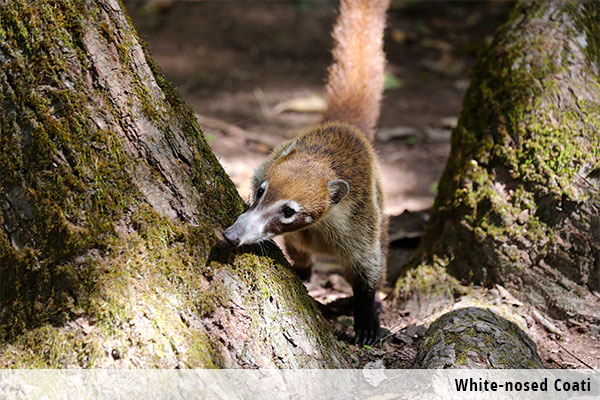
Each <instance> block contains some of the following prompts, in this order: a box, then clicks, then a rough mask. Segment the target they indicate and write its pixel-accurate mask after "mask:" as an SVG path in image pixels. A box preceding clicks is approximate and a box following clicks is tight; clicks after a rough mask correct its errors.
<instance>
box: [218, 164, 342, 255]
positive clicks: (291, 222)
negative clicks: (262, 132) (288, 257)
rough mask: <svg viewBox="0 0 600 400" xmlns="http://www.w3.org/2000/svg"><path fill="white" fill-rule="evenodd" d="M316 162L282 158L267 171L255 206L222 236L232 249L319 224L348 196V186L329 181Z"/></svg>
mask: <svg viewBox="0 0 600 400" xmlns="http://www.w3.org/2000/svg"><path fill="white" fill-rule="evenodd" d="M331 178H332V172H331V170H330V168H329V166H324V165H323V164H322V163H320V162H318V161H317V160H311V159H310V158H304V159H301V158H299V157H283V158H280V159H278V160H276V161H274V162H273V163H272V164H271V165H270V166H269V167H268V169H267V171H266V173H265V175H264V180H263V181H262V182H260V183H258V182H257V184H258V186H257V187H256V188H255V193H254V202H253V203H252V205H251V206H250V208H249V209H248V211H246V212H245V213H243V214H242V215H240V216H239V217H238V219H237V221H235V223H234V224H233V225H231V226H230V227H229V228H227V229H226V230H225V232H224V233H223V236H224V237H225V239H226V240H227V241H228V242H229V243H230V244H232V245H234V246H241V245H243V244H250V243H257V242H260V241H262V240H267V239H270V238H272V237H273V236H276V235H280V234H282V233H288V232H294V231H297V230H299V229H303V228H306V227H307V226H309V225H312V224H314V223H316V222H318V221H319V220H320V219H321V218H322V217H323V216H324V215H325V214H326V213H327V211H328V210H329V209H330V208H331V207H332V206H335V205H336V204H338V203H339V202H340V201H342V199H343V198H344V197H345V196H346V195H347V194H348V191H349V186H348V183H347V182H346V181H344V180H341V179H331Z"/></svg>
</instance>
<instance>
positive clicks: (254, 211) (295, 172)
mask: <svg viewBox="0 0 600 400" xmlns="http://www.w3.org/2000/svg"><path fill="white" fill-rule="evenodd" d="M388 3H389V1H388V0H342V1H341V4H340V14H339V17H338V20H337V23H336V25H335V27H334V30H333V38H334V41H335V46H334V49H333V58H334V60H333V64H332V65H331V66H330V68H329V78H328V82H327V86H326V96H327V111H326V112H325V115H324V118H323V122H322V123H321V124H320V125H318V126H317V127H315V128H313V129H311V130H309V131H308V132H306V133H304V134H301V135H300V136H298V137H296V138H295V139H292V140H290V141H287V142H285V143H283V144H282V145H281V146H279V147H278V148H277V149H275V150H274V151H273V152H272V153H271V155H270V156H269V157H268V159H267V160H266V161H265V162H264V163H263V164H262V165H261V166H260V167H259V168H258V170H257V171H256V173H255V175H254V178H253V188H254V202H253V204H252V205H251V207H250V208H249V209H248V211H246V212H245V213H243V214H242V215H240V216H239V218H238V219H237V221H236V222H235V223H234V224H233V225H232V226H230V227H229V228H227V230H225V232H224V234H223V236H224V237H225V239H226V240H227V241H228V242H229V243H231V244H232V245H234V246H241V245H243V244H250V243H257V242H260V241H262V240H268V239H270V238H272V237H273V236H276V235H280V234H283V235H284V241H285V246H286V250H287V254H288V255H289V257H290V258H291V259H292V262H293V264H294V267H295V268H296V269H297V270H298V271H299V273H300V275H301V276H302V275H304V277H306V276H307V275H308V276H310V268H311V266H312V255H313V254H322V255H327V256H332V257H334V258H336V259H337V260H338V261H339V262H340V264H342V266H343V267H344V274H345V277H346V279H347V280H348V281H349V282H350V283H351V284H352V288H353V291H354V330H355V333H356V341H357V343H359V344H372V343H374V342H375V341H376V340H377V334H378V331H379V319H378V317H377V311H376V307H375V292H376V289H377V287H378V284H379V282H380V281H381V279H382V276H383V274H384V270H385V261H386V260H385V258H386V246H387V226H386V225H387V222H386V218H385V215H384V213H383V194H382V191H381V184H380V181H379V171H378V167H377V159H376V155H375V151H374V150H373V147H372V145H371V143H370V140H372V139H373V136H374V128H375V125H376V123H377V119H378V117H379V104H380V101H381V94H382V90H383V80H384V67H385V55H384V53H383V30H384V27H385V12H386V10H387V7H388Z"/></svg>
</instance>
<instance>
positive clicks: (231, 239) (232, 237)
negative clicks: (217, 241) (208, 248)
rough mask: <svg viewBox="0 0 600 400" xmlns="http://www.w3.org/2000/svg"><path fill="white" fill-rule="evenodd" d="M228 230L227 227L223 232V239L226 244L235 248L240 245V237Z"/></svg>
mask: <svg viewBox="0 0 600 400" xmlns="http://www.w3.org/2000/svg"><path fill="white" fill-rule="evenodd" d="M230 228H231V227H229V228H228V229H227V230H225V232H223V237H224V238H225V240H227V243H229V244H230V245H232V246H234V247H237V246H239V244H240V237H239V235H238V234H237V233H236V232H234V231H233V230H230Z"/></svg>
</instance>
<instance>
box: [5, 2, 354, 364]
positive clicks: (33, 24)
mask: <svg viewBox="0 0 600 400" xmlns="http://www.w3.org/2000/svg"><path fill="white" fill-rule="evenodd" d="M0 65H1V68H0V82H1V84H0V101H1V108H2V110H3V112H2V113H1V114H0V124H1V125H0V129H1V135H0V206H1V208H0V209H1V211H2V212H1V213H0V226H1V227H2V228H1V231H0V367H30V366H36V367H78V366H81V367H113V366H117V367H230V368H235V367H268V366H276V367H311V368H324V367H340V366H345V365H346V362H345V360H344V358H343V357H342V356H341V352H340V350H339V348H338V346H337V344H336V343H337V342H336V341H335V339H334V337H333V335H332V334H331V331H330V328H329V326H328V323H327V322H326V321H325V320H324V319H323V318H322V316H321V315H320V314H319V312H318V310H317V308H316V306H315V303H314V301H313V300H312V299H311V298H310V297H309V296H308V294H307V292H306V290H305V289H304V287H303V286H302V284H301V282H300V281H299V279H297V278H296V277H295V275H294V273H293V271H292V270H291V269H290V267H289V265H288V264H287V262H286V261H285V259H284V258H283V256H282V254H281V252H280V251H279V250H278V249H277V248H276V247H275V246H267V247H263V248H260V249H257V248H247V249H246V252H231V251H230V250H229V249H228V248H227V247H222V246H220V245H219V239H218V237H217V236H218V234H217V233H216V232H217V231H218V230H219V229H220V228H221V227H223V226H228V225H229V224H231V223H232V222H233V220H234V219H235V217H236V216H237V215H238V214H239V213H240V212H241V211H242V210H243V208H244V204H243V202H242V201H241V199H240V198H239V196H238V195H237V193H236V191H235V188H234V186H233V184H232V183H231V181H230V180H229V178H228V177H227V175H226V174H225V172H224V171H223V169H222V168H221V166H220V165H219V163H218V161H217V160H216V158H215V157H214V155H213V154H212V153H211V151H210V149H209V147H208V146H207V144H206V141H205V139H204V137H203V135H202V133H201V132H200V129H199V127H198V125H197V124H196V121H195V119H194V116H193V113H192V112H191V110H190V109H189V108H188V107H187V106H186V105H185V104H184V103H183V102H182V100H181V99H180V98H179V96H178V95H177V93H176V91H175V90H174V89H173V88H172V87H171V86H170V85H169V84H168V83H167V82H166V81H165V78H164V77H163V76H162V74H161V73H160V72H159V71H158V68H157V66H156V65H155V64H154V63H153V62H152V60H151V59H150V58H149V57H148V54H147V51H146V49H145V48H144V47H143V44H141V43H140V41H139V39H138V38H137V35H136V33H135V32H134V31H133V28H132V27H131V23H130V22H129V20H128V19H127V17H126V16H125V14H124V12H123V10H122V9H121V5H120V4H119V3H118V2H117V1H115V0H86V1H79V0H64V1H60V2H55V1H51V0H42V1H35V2H26V1H11V2H0Z"/></svg>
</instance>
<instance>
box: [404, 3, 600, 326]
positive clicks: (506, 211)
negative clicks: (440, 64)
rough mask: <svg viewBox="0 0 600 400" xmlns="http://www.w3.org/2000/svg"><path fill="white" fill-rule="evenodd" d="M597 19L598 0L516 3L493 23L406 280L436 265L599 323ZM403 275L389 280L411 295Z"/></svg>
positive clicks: (556, 313) (563, 315)
mask: <svg viewBox="0 0 600 400" xmlns="http://www.w3.org/2000/svg"><path fill="white" fill-rule="evenodd" d="M598 21H600V4H599V3H598V2H569V1H559V0H556V1H548V2H521V3H519V4H518V5H517V6H516V8H515V10H514V12H513V14H512V16H511V18H510V20H509V22H508V23H507V24H505V25H504V26H503V27H502V28H501V29H500V30H499V31H498V32H497V34H496V37H495V39H494V41H493V43H492V44H491V46H490V47H489V48H488V49H487V50H486V51H485V53H484V54H482V56H481V57H480V59H479V62H478V64H477V66H476V67H475V70H474V73H473V76H472V80H471V86H470V88H469V90H468V91H467V94H466V97H465V101H464V106H463V111H462V114H461V117H460V120H459V123H458V127H457V128H456V129H455V131H454V132H453V137H452V149H451V154H450V158H449V160H448V163H447V165H446V169H445V171H444V174H443V176H442V178H441V180H440V184H439V194H438V197H437V199H436V201H435V205H434V208H433V213H432V216H431V220H430V224H429V225H428V229H427V231H426V233H425V236H424V238H423V240H422V245H421V247H420V249H419V251H418V253H417V256H416V257H415V258H414V259H413V262H412V266H413V268H414V269H413V270H412V271H410V272H409V276H411V277H413V278H411V279H412V281H413V282H416V281H419V280H418V279H414V277H415V276H421V277H423V276H427V272H428V271H431V270H432V268H433V269H436V268H438V270H439V268H440V267H445V268H446V270H447V271H448V272H449V273H451V274H452V275H453V276H454V277H456V278H458V279H459V280H462V281H467V282H474V283H482V284H484V285H486V286H491V285H492V284H494V283H498V284H501V285H503V286H504V287H506V288H507V289H508V290H509V291H510V292H512V294H514V295H515V296H516V297H518V298H519V299H520V300H522V301H524V302H526V303H528V304H531V305H534V306H535V307H537V308H539V309H541V310H542V311H544V312H545V313H546V314H548V315H549V316H550V317H552V318H555V319H560V320H563V321H566V322H567V323H568V324H570V325H572V326H573V325H574V326H578V327H579V329H581V330H584V331H589V332H591V333H596V334H598V333H599V330H600V294H599V291H600V146H599V143H600V76H599V67H600V47H599V46H600V24H599V23H598ZM425 281H426V283H425V286H428V287H432V285H431V284H427V282H434V281H435V282H438V283H439V282H440V281H444V285H445V286H444V287H446V289H442V288H437V290H438V292H440V291H441V292H444V290H446V292H445V295H444V296H445V297H446V298H450V297H451V295H452V291H453V290H454V288H455V287H456V286H457V282H456V280H455V279H448V280H447V282H450V283H451V285H447V284H446V281H445V278H440V277H438V278H436V279H430V280H429V281H427V279H425ZM419 282H421V283H422V282H423V281H422V280H421V281H419ZM406 283H407V280H406V279H403V280H401V282H400V283H399V286H398V290H399V292H400V293H403V294H404V295H405V296H411V290H412V289H407V287H406ZM403 285H404V286H403Z"/></svg>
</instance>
